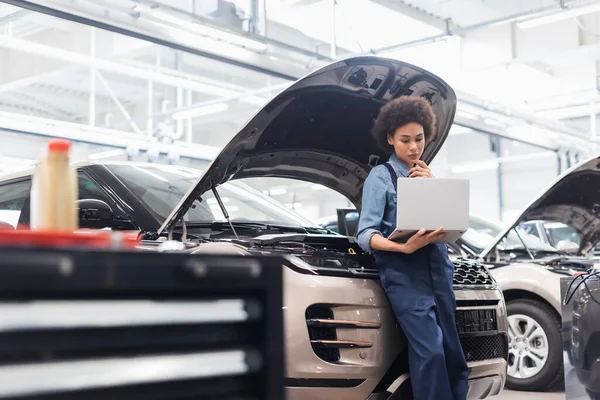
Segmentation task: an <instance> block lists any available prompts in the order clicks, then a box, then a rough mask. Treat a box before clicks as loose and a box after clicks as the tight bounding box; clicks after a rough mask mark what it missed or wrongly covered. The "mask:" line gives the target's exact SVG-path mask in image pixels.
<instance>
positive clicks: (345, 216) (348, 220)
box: [337, 208, 358, 236]
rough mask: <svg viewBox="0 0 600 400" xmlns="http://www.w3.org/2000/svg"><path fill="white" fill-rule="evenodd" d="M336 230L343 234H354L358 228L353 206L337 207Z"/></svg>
mask: <svg viewBox="0 0 600 400" xmlns="http://www.w3.org/2000/svg"><path fill="white" fill-rule="evenodd" d="M337 219H338V231H339V233H340V234H341V235H344V236H354V235H355V234H356V230H357V229H358V212H357V211H356V210H355V209H353V208H338V209H337Z"/></svg>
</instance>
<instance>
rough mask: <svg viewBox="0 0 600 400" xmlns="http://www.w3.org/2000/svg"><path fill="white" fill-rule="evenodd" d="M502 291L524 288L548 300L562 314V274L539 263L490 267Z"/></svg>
mask: <svg viewBox="0 0 600 400" xmlns="http://www.w3.org/2000/svg"><path fill="white" fill-rule="evenodd" d="M489 271H490V273H491V274H492V276H493V277H494V279H495V280H496V282H498V287H499V288H500V289H501V290H502V292H506V291H507V290H524V291H527V292H531V293H533V294H536V295H538V296H540V297H541V298H543V299H544V300H546V301H547V302H548V303H549V304H550V305H551V306H552V308H554V310H556V312H557V313H558V314H559V315H560V314H561V308H562V307H561V303H562V299H561V295H560V278H561V276H562V275H560V274H556V273H554V272H552V271H549V270H547V269H546V268H544V267H543V266H541V265H539V264H529V263H523V264H510V265H506V266H499V267H494V268H489Z"/></svg>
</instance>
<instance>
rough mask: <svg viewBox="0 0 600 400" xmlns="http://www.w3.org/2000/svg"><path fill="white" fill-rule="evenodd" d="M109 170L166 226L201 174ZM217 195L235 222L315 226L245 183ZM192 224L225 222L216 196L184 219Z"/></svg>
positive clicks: (159, 168) (126, 167) (130, 167)
mask: <svg viewBox="0 0 600 400" xmlns="http://www.w3.org/2000/svg"><path fill="white" fill-rule="evenodd" d="M106 167H107V168H108V169H109V170H110V171H111V172H112V173H113V174H114V175H115V176H116V177H117V178H118V179H119V180H120V181H121V182H123V184H124V185H125V186H127V188H128V189H129V190H130V191H131V192H132V193H133V194H134V195H135V196H136V197H137V198H138V199H139V201H140V202H142V203H143V204H144V205H145V206H146V208H147V209H148V210H149V211H150V212H151V213H152V214H153V215H154V217H155V218H156V219H157V220H158V221H160V222H161V223H162V222H164V221H165V220H166V219H167V218H168V216H169V215H170V214H171V212H172V211H173V209H174V208H175V207H176V206H177V205H178V204H179V202H180V201H181V199H182V198H183V196H185V194H186V193H187V192H188V190H190V188H191V187H192V185H193V184H194V183H196V181H197V179H198V177H199V176H200V175H201V173H202V172H201V171H199V170H195V169H192V168H184V167H177V166H172V165H159V164H156V165H135V164H106ZM217 191H218V193H219V196H220V197H221V200H222V201H223V204H224V206H225V208H226V210H227V212H228V213H229V217H230V219H231V220H232V221H250V222H261V223H268V224H277V225H284V226H294V227H299V226H301V227H314V226H315V224H314V223H313V222H311V221H309V220H307V219H305V218H303V217H302V216H300V215H298V214H296V213H294V212H293V211H291V210H289V209H287V208H286V207H285V206H284V205H283V204H280V203H278V202H276V201H275V200H273V199H272V198H271V197H268V196H266V195H264V194H263V193H261V192H260V191H258V190H255V189H253V188H251V187H250V186H248V185H246V184H244V183H242V182H226V183H224V184H222V185H219V186H218V187H217ZM184 219H185V221H186V222H189V223H207V222H213V221H225V217H224V215H223V213H222V212H221V208H220V207H219V204H218V202H217V200H216V198H215V197H214V195H213V193H212V192H207V193H204V195H203V196H202V201H199V200H196V201H195V202H194V204H193V205H192V207H191V208H190V210H189V211H188V212H187V213H186V215H185V216H184Z"/></svg>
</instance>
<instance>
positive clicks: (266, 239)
mask: <svg viewBox="0 0 600 400" xmlns="http://www.w3.org/2000/svg"><path fill="white" fill-rule="evenodd" d="M399 96H419V97H424V98H426V99H427V100H428V101H429V102H430V103H431V105H432V107H433V110H434V112H435V113H436V116H437V121H438V126H437V132H436V133H435V135H434V136H433V138H432V140H431V141H430V142H429V143H428V144H427V146H426V148H425V150H424V153H423V157H422V159H423V160H424V161H425V162H428V163H429V162H430V161H431V160H432V159H433V158H434V156H435V155H436V153H437V152H438V150H439V149H440V147H441V146H442V144H443V143H444V141H445V140H446V138H447V136H448V133H449V130H450V126H451V124H452V121H453V118H454V113H455V108H456V96H455V93H454V91H453V90H452V88H451V87H450V86H449V85H448V84H446V83H445V82H444V81H442V80H441V79H439V78H438V77H436V76H435V75H433V74H431V73H430V72H428V71H425V70H423V69H421V68H419V67H416V66H413V65H409V64H406V63H403V62H400V61H397V60H390V59H383V58H379V57H354V58H349V59H346V60H342V61H337V62H334V63H332V64H330V65H328V66H326V67H323V68H321V69H319V70H317V71H315V72H313V73H311V74H309V75H307V76H306V77H304V78H302V79H300V80H298V81H297V82H295V83H294V84H292V85H291V86H290V87H288V88H287V89H285V90H284V91H282V92H281V93H279V94H278V95H277V96H275V97H274V98H273V99H272V100H270V101H269V102H268V103H267V104H266V105H265V106H264V107H263V108H262V109H260V110H259V111H258V112H257V113H256V114H255V115H254V116H253V117H252V118H251V119H250V120H249V122H248V123H247V124H246V126H244V127H243V128H242V129H241V130H240V132H239V133H238V134H237V135H236V136H235V137H233V139H232V140H231V141H230V142H229V143H228V144H227V145H226V146H225V147H224V148H223V150H222V151H221V152H220V154H219V155H218V156H217V157H216V158H215V159H214V160H213V161H212V162H211V163H210V165H209V166H208V167H207V168H206V169H205V170H204V171H203V172H199V171H197V172H196V173H194V172H193V171H192V170H190V169H185V168H180V167H175V166H159V165H157V164H131V163H108V162H106V163H85V164H79V165H78V166H77V168H78V171H79V176H80V200H79V208H80V215H81V218H82V224H83V225H84V226H90V225H93V226H94V227H96V228H100V227H103V225H106V226H107V227H110V228H112V229H132V228H133V229H140V230H141V231H142V232H143V236H144V240H143V241H142V243H141V244H140V249H142V250H147V251H183V252H189V253H193V254H204V253H234V254H239V255H248V254H278V255H284V256H285V259H286V264H285V265H284V266H283V268H284V274H283V275H284V280H283V285H284V287H283V292H284V309H283V313H284V324H285V326H284V331H285V356H286V368H285V376H286V379H285V386H286V395H287V398H288V399H291V400H294V399H307V398H311V399H326V398H328V399H329V398H331V399H344V400H352V399H357V400H358V399H360V400H364V399H371V400H374V399H391V398H394V399H401V400H402V399H411V398H412V396H411V389H410V377H409V373H408V350H407V345H406V340H405V338H404V336H403V333H402V331H401V330H400V328H399V327H398V326H397V323H396V319H395V316H394V313H393V311H392V309H391V306H390V304H389V302H388V300H387V296H386V294H385V292H384V291H383V289H382V287H381V285H380V283H379V276H378V273H377V270H376V269H375V267H374V261H373V258H372V256H370V255H369V254H365V253H363V251H362V249H361V248H360V247H359V246H358V245H357V244H356V242H355V240H354V238H352V237H348V236H344V235H340V234H337V233H335V232H331V231H329V230H327V229H324V228H322V227H318V226H315V224H313V223H311V222H310V221H306V220H305V219H304V218H302V217H301V216H299V215H297V214H295V213H294V212H292V211H291V210H288V209H286V208H285V207H284V206H282V205H281V204H278V203H277V202H275V201H273V200H272V199H270V198H268V197H267V196H265V195H263V194H262V193H261V192H259V191H256V190H254V189H252V188H250V187H248V186H247V185H245V183H246V182H242V180H244V179H247V178H270V177H273V178H290V179H296V180H302V181H307V182H312V183H315V184H321V185H323V186H326V187H328V188H330V189H332V190H335V191H337V192H339V193H341V194H342V195H344V196H345V197H346V198H348V199H349V200H350V201H351V202H352V203H353V204H354V206H355V207H356V208H357V209H359V210H360V205H361V194H362V186H363V183H364V181H365V179H366V177H367V175H368V173H369V171H370V170H371V168H373V167H374V166H376V165H378V164H380V163H383V162H385V161H387V159H388V156H389V155H388V154H385V153H383V152H382V150H381V149H379V147H378V146H377V144H376V143H375V140H374V139H373V138H372V136H371V134H370V131H371V127H372V122H373V120H374V118H375V117H376V115H377V113H378V111H379V108H380V107H381V106H382V105H383V104H385V103H386V102H387V101H389V100H391V99H393V98H396V97H399ZM27 179H28V175H27V173H23V174H21V175H20V176H12V177H10V179H8V180H3V181H2V182H0V207H1V206H2V202H3V201H8V200H11V196H6V195H5V193H6V192H5V191H4V189H5V188H6V187H7V186H8V185H13V188H15V185H17V188H16V189H15V190H17V192H18V190H20V191H21V192H22V193H25V194H26V193H27V186H26V183H24V182H26V180H27ZM19 185H21V186H19ZM13 193H16V192H14V191H13ZM14 197H15V196H12V200H13V203H12V205H11V207H13V209H14V207H16V206H20V207H21V208H22V210H23V211H22V212H20V214H19V215H18V216H17V215H13V219H14V220H16V223H21V224H26V222H27V220H26V218H27V217H28V215H27V212H26V208H27V201H28V200H27V197H26V198H25V200H23V201H21V200H19V201H18V202H16V203H15V202H14ZM16 223H15V225H16ZM454 289H455V295H456V303H457V311H456V326H457V329H458V331H459V334H460V338H461V344H462V346H463V349H464V353H465V356H466V358H467V362H468V365H469V371H470V375H469V383H470V387H469V398H470V399H482V398H486V397H488V396H494V395H496V394H498V393H499V392H500V391H501V390H502V388H503V387H504V384H505V380H506V368H507V363H506V359H507V356H508V347H507V346H508V334H507V329H508V328H507V319H506V310H505V304H504V299H503V297H502V294H501V292H500V291H499V290H498V287H497V284H496V282H495V281H494V279H493V278H492V276H491V275H490V274H489V273H488V271H487V270H486V268H485V267H484V266H483V265H482V264H481V263H479V262H476V261H468V260H456V261H455V274H454Z"/></svg>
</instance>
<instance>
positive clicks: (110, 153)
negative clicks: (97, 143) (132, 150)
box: [88, 149, 125, 160]
mask: <svg viewBox="0 0 600 400" xmlns="http://www.w3.org/2000/svg"><path fill="white" fill-rule="evenodd" d="M123 153H125V150H123V149H113V150H107V151H101V152H99V153H94V154H90V155H89V156H88V159H90V160H100V159H102V158H109V157H116V156H120V155H121V154H123Z"/></svg>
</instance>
